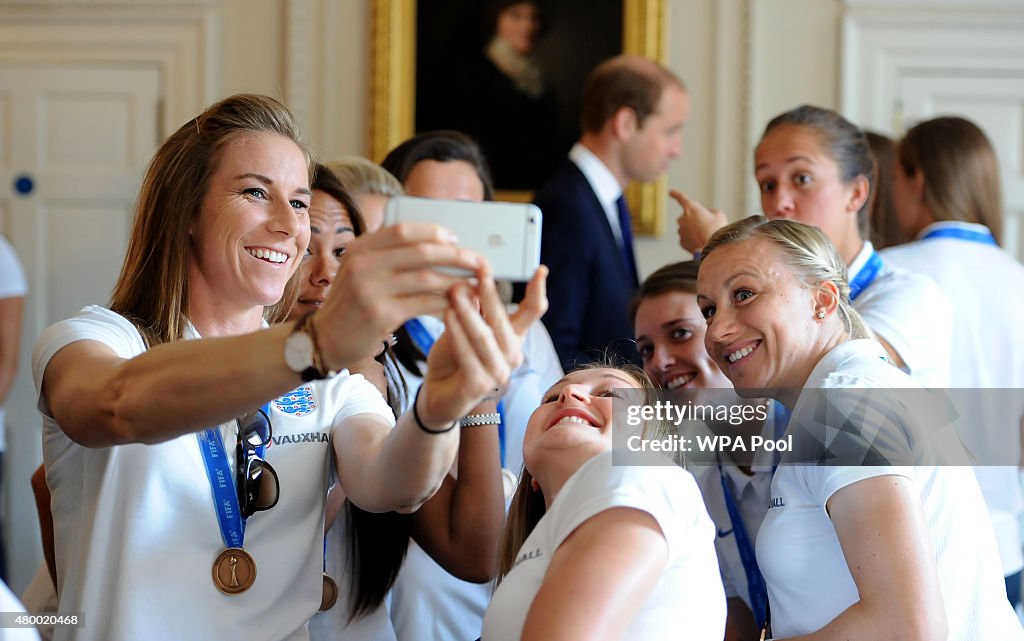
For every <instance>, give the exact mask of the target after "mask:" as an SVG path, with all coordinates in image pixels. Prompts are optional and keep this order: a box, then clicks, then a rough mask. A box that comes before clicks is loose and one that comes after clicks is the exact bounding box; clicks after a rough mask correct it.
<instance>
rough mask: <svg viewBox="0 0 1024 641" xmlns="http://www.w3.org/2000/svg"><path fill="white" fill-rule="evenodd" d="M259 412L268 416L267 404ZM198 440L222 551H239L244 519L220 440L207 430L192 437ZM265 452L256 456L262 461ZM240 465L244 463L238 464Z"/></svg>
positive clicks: (258, 450)
mask: <svg viewBox="0 0 1024 641" xmlns="http://www.w3.org/2000/svg"><path fill="white" fill-rule="evenodd" d="M262 409H263V412H264V413H265V414H266V415H267V416H270V404H269V403H268V404H267V405H264V406H263V408H262ZM196 438H197V439H198V440H199V451H200V452H201V453H202V455H203V463H204V464H205V465H206V476H207V477H208V478H209V479H210V489H211V490H212V491H213V506H214V508H215V509H216V511H217V522H218V523H219V524H220V536H221V538H222V539H223V540H224V545H225V547H229V548H240V547H242V543H243V541H244V540H245V519H243V518H242V510H241V509H240V507H239V505H238V492H237V491H236V490H235V482H234V479H232V478H231V465H230V464H229V463H228V457H227V452H226V451H225V449H224V439H223V438H221V435H220V429H218V428H213V427H211V428H208V429H205V430H203V431H202V432H197V433H196ZM265 449H266V448H264V447H263V446H262V445H261V446H259V447H257V448H256V454H257V455H258V456H259V457H260V458H263V452H264V450H265ZM239 464H240V465H244V464H245V462H244V461H239Z"/></svg>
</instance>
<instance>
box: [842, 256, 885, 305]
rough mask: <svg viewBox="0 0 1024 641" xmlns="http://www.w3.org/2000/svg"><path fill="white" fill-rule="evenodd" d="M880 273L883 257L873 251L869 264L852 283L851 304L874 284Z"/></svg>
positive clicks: (869, 257) (866, 264) (865, 265)
mask: <svg viewBox="0 0 1024 641" xmlns="http://www.w3.org/2000/svg"><path fill="white" fill-rule="evenodd" d="M880 271H882V257H881V256H879V255H878V252H876V251H875V250H874V249H872V250H871V255H870V256H868V262H867V263H865V264H864V268H863V269H861V270H860V272H859V273H858V274H857V277H856V278H854V279H853V280H852V281H851V282H850V301H851V302H852V301H853V300H855V299H856V298H857V297H858V296H860V293H861V292H862V291H864V290H865V289H867V288H868V285H870V284H871V283H872V282H874V280H875V278H877V277H878V272H880Z"/></svg>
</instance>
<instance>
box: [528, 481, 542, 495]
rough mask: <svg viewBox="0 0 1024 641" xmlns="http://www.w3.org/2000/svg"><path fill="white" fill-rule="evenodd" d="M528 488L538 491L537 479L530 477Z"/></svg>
mask: <svg viewBox="0 0 1024 641" xmlns="http://www.w3.org/2000/svg"><path fill="white" fill-rule="evenodd" d="M530 489H531V490H533V491H534V492H540V483H538V482H537V479H530Z"/></svg>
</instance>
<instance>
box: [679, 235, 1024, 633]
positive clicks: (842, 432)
mask: <svg viewBox="0 0 1024 641" xmlns="http://www.w3.org/2000/svg"><path fill="white" fill-rule="evenodd" d="M697 291H698V300H699V304H700V307H701V311H702V313H703V315H704V317H705V318H706V319H707V333H706V334H705V339H704V340H705V344H706V346H707V349H708V352H709V353H710V354H711V356H712V357H713V358H714V359H715V361H716V362H717V363H718V365H719V367H721V368H722V371H723V372H725V374H726V376H728V377H729V379H730V380H732V382H733V384H734V385H735V386H736V388H737V390H744V392H743V393H744V394H749V395H758V396H760V395H768V396H771V397H773V398H775V399H776V400H778V401H780V402H781V403H783V404H784V405H785V406H786V407H787V408H788V409H789V410H790V411H791V412H792V418H791V420H790V423H789V427H788V433H789V434H793V435H795V438H796V439H801V438H802V437H803V436H805V435H807V434H816V435H818V436H819V437H821V436H823V435H830V436H831V437H832V438H833V439H836V440H833V441H831V442H832V443H836V442H841V443H853V444H866V445H865V447H864V449H863V450H861V451H859V452H858V453H865V452H866V453H871V454H872V455H871V456H869V457H868V460H867V462H866V463H864V464H857V463H859V460H858V461H857V463H855V462H854V460H853V457H852V456H851V457H850V458H840V459H839V460H838V461H834V462H835V463H836V464H829V463H828V462H827V461H826V462H824V463H822V462H818V463H817V464H813V461H811V462H808V461H807V460H804V459H801V460H795V459H794V458H785V457H784V458H783V461H782V463H781V464H780V465H779V467H778V469H777V471H776V472H775V476H774V477H773V479H772V485H771V500H770V501H769V509H768V514H767V516H766V517H765V520H764V523H763V524H762V525H761V530H760V533H759V534H758V537H757V558H758V562H759V564H760V567H761V570H762V571H763V573H764V577H765V580H766V582H767V587H768V595H769V602H770V605H771V608H770V613H771V614H770V616H771V630H772V633H773V635H774V638H776V639H782V638H786V639H789V638H795V639H801V640H804V639H806V640H808V641H810V640H812V639H813V640H833V639H834V640H837V641H838V640H840V639H842V640H843V641H856V640H858V639H871V640H879V639H894V640H895V639H900V640H906V639H922V640H923V639H949V640H950V641H969V640H973V639H1000V640H1001V641H1010V640H1014V639H1017V640H1019V639H1024V630H1022V629H1021V626H1020V623H1019V622H1018V621H1017V620H1016V617H1015V616H1014V614H1013V611H1012V609H1011V608H1010V607H1009V604H1008V603H1007V602H1006V599H1005V596H1004V589H1003V582H1002V580H1001V576H1002V575H1001V572H1000V566H999V557H998V552H997V550H996V545H995V539H994V536H993V534H992V529H991V526H990V524H989V521H988V519H987V518H986V514H985V502H984V499H983V498H982V495H981V492H980V490H979V488H978V484H977V482H976V481H975V479H974V476H973V474H972V472H971V469H970V468H969V467H967V466H964V465H959V466H939V465H937V463H938V462H939V461H940V460H943V459H942V456H943V455H944V454H946V451H945V450H944V451H943V452H939V451H938V450H937V448H938V443H939V441H938V439H936V438H919V437H917V436H916V435H917V434H920V433H921V431H920V430H921V429H922V427H927V426H923V425H921V424H920V423H919V421H920V420H921V417H920V415H919V414H918V413H916V412H913V411H911V410H910V409H908V407H907V406H906V405H904V404H903V403H902V402H901V401H902V400H903V399H906V398H907V397H908V396H910V395H912V393H913V389H914V388H919V386H917V385H916V384H915V383H914V382H913V380H912V379H911V378H910V377H909V376H907V375H906V374H904V373H903V372H900V371H899V370H898V369H896V368H894V367H892V366H890V365H889V364H887V363H886V362H885V352H884V350H883V349H882V347H881V345H879V344H878V343H877V342H875V341H873V340H870V339H869V336H870V335H869V333H868V330H867V328H866V326H865V325H864V323H863V321H862V320H861V319H860V316H859V315H858V314H857V312H856V311H855V310H854V309H853V306H852V305H851V304H850V300H849V291H850V288H849V285H848V284H847V281H846V267H845V265H844V263H843V260H842V258H840V256H839V254H838V253H837V252H836V251H835V249H833V247H832V245H831V243H830V242H829V241H828V239H827V238H826V237H825V236H824V234H823V233H822V232H821V231H820V230H819V229H817V228H814V227H811V226H809V225H804V224H802V223H798V222H795V221H789V220H772V221H768V220H766V219H765V218H763V217H760V216H752V217H750V218H747V219H744V220H741V221H738V222H736V223H733V224H732V225H729V226H727V227H725V228H723V229H721V230H719V231H718V232H717V233H716V234H715V235H714V236H713V237H712V238H711V240H710V241H709V242H708V243H707V245H706V246H705V247H704V253H703V257H702V259H701V266H700V273H699V276H698V284H697ZM892 389H896V390H898V391H899V394H898V395H897V394H895V393H893V392H890V391H889V390H892ZM851 390H854V391H855V392H856V393H854V394H848V395H844V394H843V392H844V391H846V392H849V391H851ZM822 399H825V400H822ZM826 401H827V405H825V402H826ZM824 407H827V411H824V410H823V408H824ZM865 408H870V410H871V411H865ZM822 430H823V432H822ZM929 434H930V435H932V436H934V434H933V433H931V432H929ZM877 435H884V436H885V438H886V439H888V440H886V441H879V440H877V438H876V436H877ZM813 442H814V441H811V440H805V441H803V442H802V443H797V444H796V445H795V449H796V450H797V451H801V450H803V451H805V452H806V451H807V450H806V449H804V448H806V447H808V446H809V445H810V444H813ZM821 442H823V443H824V442H829V441H826V440H825V439H824V438H822V441H821ZM878 443H885V444H887V445H889V446H890V448H887V449H885V450H884V451H883V454H884V456H881V457H878V456H875V453H876V450H874V449H871V448H870V447H867V446H868V445H870V446H875V445H877V444H878ZM956 444H957V445H958V444H959V443H958V442H957V443H956ZM892 448H895V449H892ZM836 451H838V450H836ZM891 452H892V453H896V454H899V455H901V456H900V457H899V458H895V459H894V458H892V457H891V456H890V453H891ZM815 453H817V454H822V452H817V451H816V450H815ZM822 458H826V457H825V456H823V457H822ZM813 460H817V459H813ZM962 462H963V460H961V461H960V463H962ZM894 463H895V464H894Z"/></svg>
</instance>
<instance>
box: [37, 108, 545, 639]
mask: <svg viewBox="0 0 1024 641" xmlns="http://www.w3.org/2000/svg"><path fill="white" fill-rule="evenodd" d="M310 165H311V161H310V153H309V151H308V148H307V147H306V146H305V144H304V143H303V142H302V139H301V137H300V135H299V132H298V129H297V127H296V125H295V123H294V119H293V118H292V115H291V114H290V113H289V112H288V110H287V109H286V108H285V107H284V105H282V104H280V103H279V102H277V101H276V100H273V99H272V98H268V97H265V96H257V95H237V96H232V97H230V98H227V99H225V100H222V101H220V102H218V103H216V104H214V105H212V106H211V107H209V108H208V109H207V110H205V111H204V112H203V113H201V114H200V115H199V116H197V117H196V118H194V119H192V120H190V121H188V122H186V123H185V124H183V125H182V126H181V127H180V128H179V129H178V130H177V131H176V132H175V133H174V134H172V135H171V137H170V138H169V139H168V140H167V141H165V142H164V144H163V145H162V146H161V147H160V149H159V150H158V151H157V152H156V155H155V157H154V158H153V161H152V162H151V163H150V166H149V168H148V170H147V172H146V176H145V179H144V181H143V185H142V191H141V194H140V196H139V199H138V204H137V207H136V210H137V211H136V217H135V224H134V226H133V231H132V236H131V241H130V244H129V247H128V253H127V256H126V259H125V263H124V266H123V269H122V272H121V275H120V277H119V278H118V281H117V284H116V285H115V288H114V293H113V297H112V301H111V304H110V308H109V309H108V308H103V307H98V306H91V307H87V308H85V309H83V310H82V311H81V312H79V313H78V314H77V315H76V316H74V317H73V318H71V319H68V320H65V321H62V322H60V323H57V324H56V325H53V326H51V327H50V328H49V329H47V330H46V331H45V332H44V333H43V335H42V336H41V337H40V339H39V341H38V342H37V344H36V349H35V352H34V355H33V376H34V378H35V382H36V389H37V390H38V393H39V399H38V400H39V403H38V405H39V409H40V411H41V413H42V414H43V456H44V462H45V467H46V481H47V485H48V486H49V488H50V490H51V492H52V500H51V502H50V505H51V512H52V515H53V521H54V535H55V552H56V569H57V580H58V586H57V587H58V594H59V595H60V609H61V611H62V612H88V613H89V614H88V616H89V617H90V621H89V622H88V623H87V625H86V626H84V627H78V628H73V627H62V628H60V629H59V630H57V638H60V639H65V638H70V637H72V636H73V637H74V638H76V639H86V640H89V639H97V640H103V641H109V640H119V639H132V640H134V639H149V638H153V637H154V636H158V637H160V638H175V639H200V638H231V637H233V636H238V635H239V634H240V633H241V634H242V635H243V636H245V637H246V638H247V639H250V640H253V641H255V640H259V639H267V640H270V639H274V640H280V639H304V638H306V636H307V633H306V622H307V621H308V620H309V618H310V617H311V616H312V615H313V613H314V612H316V610H317V608H318V606H319V605H320V603H321V600H322V598H323V595H324V592H325V581H324V580H323V573H322V568H323V556H322V550H323V522H324V489H325V488H326V487H327V481H328V473H329V469H330V466H331V464H332V461H333V465H334V467H335V469H336V470H337V472H338V475H339V482H340V483H341V486H342V488H343V489H344V490H345V492H346V494H347V495H348V496H349V498H350V499H351V500H352V501H353V502H355V503H357V504H359V505H361V506H362V507H364V508H366V509H369V510H402V511H412V510H415V509H416V508H417V507H419V505H420V504H422V503H423V502H424V501H425V500H427V499H428V498H429V497H430V496H431V495H432V494H433V493H434V491H435V490H436V488H437V487H438V485H439V484H440V483H441V481H442V479H443V478H444V475H445V474H446V473H447V471H448V469H449V468H450V467H451V465H452V462H453V459H454V456H455V452H456V450H457V448H458V444H459V431H458V430H456V429H454V428H455V426H456V422H457V420H458V419H459V418H460V417H463V416H465V415H466V413H467V412H469V411H470V409H471V408H472V407H474V406H475V405H477V404H478V403H479V401H480V399H481V398H483V397H484V396H486V395H487V394H488V393H489V392H490V390H491V389H493V388H494V387H495V386H497V385H500V384H502V383H503V382H504V381H505V380H506V379H507V376H508V372H510V371H511V370H512V369H514V368H515V367H516V366H517V365H518V364H519V362H520V360H521V357H520V356H519V351H520V343H521V339H520V338H519V337H520V335H521V334H522V333H523V332H524V331H525V329H526V325H528V324H529V323H530V322H532V321H533V320H535V319H536V318H537V317H539V315H540V313H541V311H542V308H543V306H544V304H543V292H542V291H541V289H542V283H540V282H537V283H536V285H537V288H536V289H534V290H533V294H534V297H533V298H532V299H531V302H532V304H533V305H532V306H531V305H524V306H521V307H520V309H521V310H522V311H521V312H520V313H519V315H518V316H517V317H513V318H512V319H509V318H508V317H507V316H506V315H505V312H504V309H503V307H502V306H501V303H500V301H499V300H498V298H497V293H496V291H495V289H494V286H493V281H492V280H491V278H490V276H489V274H488V271H487V265H486V262H485V261H483V259H482V258H481V257H479V256H476V255H473V254H472V253H470V252H467V251H465V250H461V249H459V248H458V247H456V246H455V245H454V242H453V241H452V239H451V237H450V234H449V233H446V231H445V230H443V229H441V228H439V227H435V226H430V225H423V226H419V225H404V226H396V227H393V228H390V229H387V230H383V231H381V232H379V233H378V234H375V235H374V236H367V237H366V238H362V239H359V240H356V241H353V243H352V244H351V245H350V247H349V251H350V254H349V257H348V259H347V261H346V264H345V266H344V267H343V268H342V270H341V273H340V274H339V275H338V278H337V282H336V284H335V286H334V288H333V290H332V291H331V295H330V296H328V297H327V299H326V300H324V302H323V305H322V306H320V307H319V309H317V310H316V311H314V312H312V313H310V314H306V315H304V316H302V317H301V318H300V319H299V320H298V321H297V322H289V323H282V324H277V325H272V326H268V325H269V324H270V323H277V322H279V321H280V320H282V319H283V318H284V316H285V315H286V313H287V311H288V309H289V307H290V306H291V304H292V302H293V300H294V292H295V287H296V285H297V282H296V279H295V278H294V274H295V272H296V270H297V268H298V266H299V264H300V261H301V260H302V256H303V254H304V253H305V251H306V246H307V244H308V241H309V235H310V229H309V221H308V218H307V211H308V208H309V204H310V189H309V178H310V169H311V167H310ZM440 266H458V267H460V268H463V269H469V270H471V271H474V272H475V273H476V274H477V278H478V279H479V286H478V287H476V288H475V291H473V290H471V289H470V287H469V286H468V284H467V283H466V281H465V280H463V279H458V278H452V277H450V276H447V275H445V274H442V273H440V272H438V271H437V269H436V268H437V267H440ZM474 297H479V299H480V301H481V304H482V305H483V308H484V310H485V312H486V315H487V320H486V321H485V320H483V319H482V318H481V315H480V313H479V311H478V308H477V306H476V305H475V304H474V301H473V298H474ZM441 310H445V311H446V320H447V321H448V322H447V324H446V327H447V328H448V333H446V334H445V336H443V337H441V338H440V339H439V340H438V342H437V345H436V346H435V348H434V350H432V351H431V356H430V360H429V362H430V365H431V367H430V371H429V373H428V374H427V376H426V378H425V379H424V381H423V385H422V386H421V387H420V389H419V393H418V397H417V399H415V400H414V401H413V403H412V411H409V412H406V413H404V414H403V415H402V416H401V418H399V419H398V421H397V422H396V421H395V420H394V417H393V415H392V414H391V412H390V411H389V409H388V408H387V406H386V404H385V403H384V401H383V399H382V398H381V396H380V394H379V393H378V392H377V390H376V389H374V388H373V386H372V385H370V384H368V383H367V382H366V381H364V380H363V379H362V377H360V376H352V375H350V374H349V373H348V372H347V371H346V370H345V368H347V367H348V366H349V365H352V364H353V363H356V362H358V361H359V360H361V359H363V358H365V357H367V356H370V355H372V354H374V353H375V352H376V351H377V350H378V349H379V345H381V343H382V342H383V341H384V340H385V339H386V337H387V336H388V335H389V334H390V332H391V328H392V327H394V326H396V325H398V324H399V323H401V322H402V321H403V320H404V319H406V318H409V317H411V316H415V315H417V314H422V313H435V312H440V311H441ZM232 453H233V454H234V456H232V455H231V454H232ZM257 570H258V571H257Z"/></svg>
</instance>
